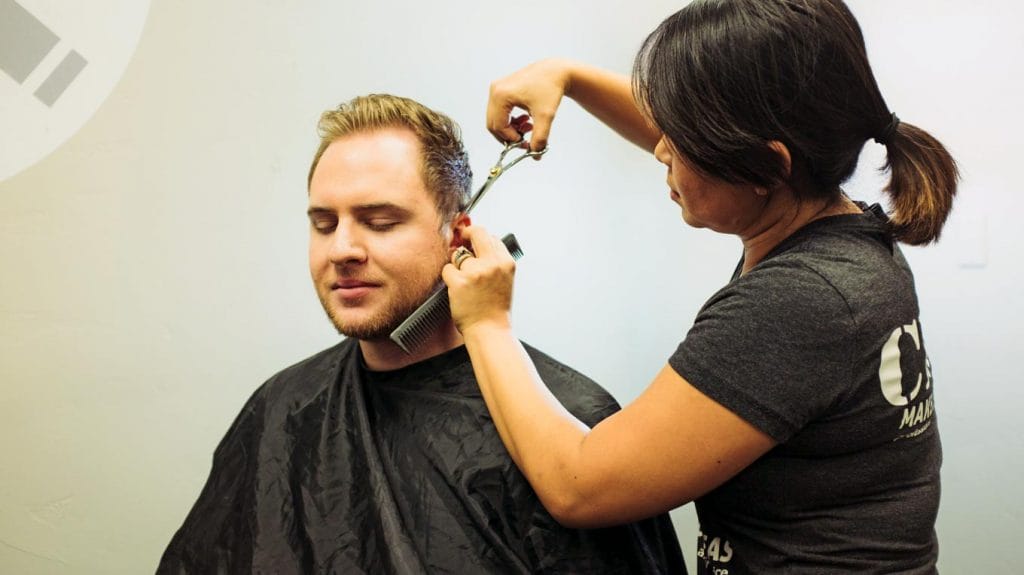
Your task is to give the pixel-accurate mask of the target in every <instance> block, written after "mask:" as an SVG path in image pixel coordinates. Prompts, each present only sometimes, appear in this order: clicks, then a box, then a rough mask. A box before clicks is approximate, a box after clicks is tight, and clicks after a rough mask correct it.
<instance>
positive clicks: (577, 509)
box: [541, 490, 616, 529]
mask: <svg viewBox="0 0 1024 575" xmlns="http://www.w3.org/2000/svg"><path fill="white" fill-rule="evenodd" d="M597 501H598V500H597V498H594V497H587V496H584V495H583V494H581V493H579V492H576V491H571V490H566V491H562V492H559V493H552V494H549V495H548V496H547V497H541V503H543V504H544V508H545V509H547V511H548V513H550V514H551V517H552V518H554V520H555V521H557V522H558V523H559V525H562V526H563V527H569V528H572V529H596V528H599V527H607V526H609V525H614V524H615V523H616V521H615V520H614V518H613V517H610V516H609V514H608V512H607V510H604V509H602V508H601V507H600V505H599V504H598V503H597Z"/></svg>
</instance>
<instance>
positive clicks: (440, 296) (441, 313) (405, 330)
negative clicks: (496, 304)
mask: <svg viewBox="0 0 1024 575" xmlns="http://www.w3.org/2000/svg"><path fill="white" fill-rule="evenodd" d="M501 243H503V244H505V247H506V248H508V252H509V253H510V254H512V257H513V258H515V259H517V260H518V259H519V258H521V257H523V248H521V247H520V246H519V241H518V240H516V236H515V235H513V234H507V235H506V236H505V237H503V238H501ZM451 316H452V312H451V310H450V309H449V308H448V286H446V285H444V282H442V283H441V284H440V285H438V286H437V287H436V288H434V293H432V294H430V297H428V298H427V301H425V302H423V305H421V306H420V307H418V308H416V311H414V312H412V313H411V314H409V317H407V318H405V321H403V322H402V323H401V324H400V325H399V326H398V327H396V328H395V331H393V332H391V336H390V337H391V341H393V342H395V343H396V344H398V347H400V348H402V351H404V352H405V353H408V354H411V353H412V352H413V350H415V349H416V348H417V347H419V346H421V345H423V342H425V341H427V339H428V338H429V337H430V336H431V335H432V334H433V333H434V330H436V329H437V326H439V325H441V324H442V323H443V322H444V321H445V320H446V319H449V318H451Z"/></svg>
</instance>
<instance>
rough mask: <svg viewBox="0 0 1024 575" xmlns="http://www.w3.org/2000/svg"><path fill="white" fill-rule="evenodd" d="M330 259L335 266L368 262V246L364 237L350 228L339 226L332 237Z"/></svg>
mask: <svg viewBox="0 0 1024 575" xmlns="http://www.w3.org/2000/svg"><path fill="white" fill-rule="evenodd" d="M328 257H330V259H331V262H332V263H335V264H346V263H356V262H364V261H366V245H365V243H364V241H363V238H362V236H361V235H360V234H359V233H357V232H356V231H355V230H353V229H351V228H350V227H347V226H340V225H339V226H338V227H337V228H336V229H335V230H334V235H333V236H332V237H331V249H330V253H329V254H328Z"/></svg>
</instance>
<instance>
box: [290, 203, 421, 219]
mask: <svg viewBox="0 0 1024 575" xmlns="http://www.w3.org/2000/svg"><path fill="white" fill-rule="evenodd" d="M350 210H351V211H353V212H355V213H357V214H360V215H367V214H374V213H382V212H383V213H387V214H390V215H394V216H399V217H407V216H410V215H412V210H410V209H409V208H405V207H402V206H400V205H398V204H393V203H391V202H376V203H372V204H360V205H358V206H353V207H352V208H350ZM336 213H337V212H335V210H333V209H331V208H327V207H321V206H310V208H309V209H308V210H306V215H308V216H309V217H311V218H312V217H314V216H333V215H335V214H336Z"/></svg>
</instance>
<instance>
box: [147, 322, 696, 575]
mask: <svg viewBox="0 0 1024 575" xmlns="http://www.w3.org/2000/svg"><path fill="white" fill-rule="evenodd" d="M527 349H528V351H529V353H530V355H531V357H532V358H533V360H534V362H535V364H536V365H537V369H538V371H539V372H540V375H541V377H542V378H543V380H544V381H545V383H546V384H547V385H548V386H549V387H550V388H551V390H552V392H553V393H554V394H555V396H556V397H558V399H559V400H560V401H561V402H562V403H563V404H564V405H565V406H566V407H567V408H568V409H569V411H571V412H572V413H573V414H575V415H576V416H577V417H579V418H580V419H581V420H582V421H584V422H585V423H587V424H589V425H594V424H595V423H597V422H598V421H600V420H601V419H603V418H604V417H607V416H608V415H610V414H611V413H613V412H615V411H616V410H617V409H618V406H617V404H616V403H615V401H614V400H613V399H612V398H611V396H610V395H608V394H607V393H606V392H605V391H604V390H603V389H601V388H600V387H599V386H598V385H597V384H595V383H594V382H592V381H591V380H589V379H587V378H586V377H584V376H583V375H581V374H579V373H578V372H576V371H574V370H572V369H570V368H568V367H566V366H564V365H562V364H560V363H558V362H556V361H555V360H553V359H552V358H550V357H548V356H547V355H545V354H543V353H541V352H539V351H537V350H535V349H532V348H529V347H528V348H527ZM157 573H159V574H178V573H193V574H195V573H204V574H205V573H374V574H378V573H400V574H407V573H409V574H414V573H460V574H461V573H474V574H475V573H685V565H684V563H683V559H682V556H681V554H680V550H679V545H678V541H677V539H676V535H675V532H674V530H673V528H672V524H671V522H670V521H669V519H668V516H667V515H663V516H660V517H656V518H654V519H650V520H646V521H642V522H639V523H635V524H631V525H626V526H622V527H614V528H606V529H596V530H577V529H568V528H565V527H562V526H560V525H559V524H558V523H557V522H555V521H554V519H552V518H551V516H550V515H549V514H548V513H547V511H545V509H544V508H543V506H542V505H541V504H540V501H539V500H538V499H537V497H536V495H535V494H534V493H533V491H532V489H531V488H530V486H529V484H528V483H527V482H526V480H525V478H524V477H523V476H522V475H521V474H520V472H519V470H518V469H517V468H516V467H515V464H514V463H513V462H512V460H511V458H510V457H509V456H508V453H507V451H506V450H505V448H504V446H503V445H502V443H501V440H500V438H499V436H498V434H497V430H496V429H495V428H494V425H493V423H492V422H491V418H490V415H489V414H488V411H487V408H486V406H485V405H484V402H483V398H482V397H481V395H480V391H479V389H478V387H477V384H476V380H475V378H474V376H473V371H472V366H471V365H470V362H469V358H468V355H467V353H466V350H465V348H464V347H460V348H457V349H455V350H452V351H450V352H447V353H445V354H442V355H439V356H436V357H433V358H431V359H428V360H426V361H423V362H420V363H418V364H415V365H411V366H408V367H406V368H403V369H400V370H396V371H393V372H383V373H381V372H369V371H367V370H365V369H364V368H363V367H362V357H361V354H360V352H359V346H358V345H357V343H356V341H354V340H344V341H342V342H341V343H340V344H338V345H336V346H334V347H332V348H330V349H328V350H325V351H323V352H321V353H318V354H317V355H314V356H313V357H311V358H309V359H307V360H305V361H303V362H301V363H298V364H296V365H294V366H292V367H290V368H288V369H286V370H284V371H282V372H281V373H279V374H277V375H276V376H274V377H273V378H271V379H270V380H269V381H267V382H266V383H265V384H264V385H263V386H261V387H260V388H259V389H258V390H257V391H256V392H255V393H254V394H253V396H252V397H251V398H250V399H249V401H248V402H247V403H246V405H245V407H244V408H243V409H242V412H241V414H240V415H239V416H238V418H237V419H236V420H235V422H234V423H233V424H232V426H231V428H230V429H229V430H228V432H227V434H226V436H225V437H224V439H223V440H222V441H221V443H220V445H219V446H218V447H217V450H216V452H215V453H214V458H213V468H212V471H211V473H210V477H209V479H208V480H207V483H206V486H205V487H204V488H203V491H202V493H201V494H200V496H199V499H198V501H196V503H195V505H194V506H193V508H192V510H191V512H190V513H189V514H188V517H187V518H186V519H185V522H184V524H183V525H182V527H181V528H180V529H179V530H178V532H177V533H176V534H175V535H174V538H173V539H172V541H171V543H170V545H169V546H168V548H167V550H166V551H165V552H164V555H163V558H162V560H161V562H160V565H159V567H158V569H157Z"/></svg>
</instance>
